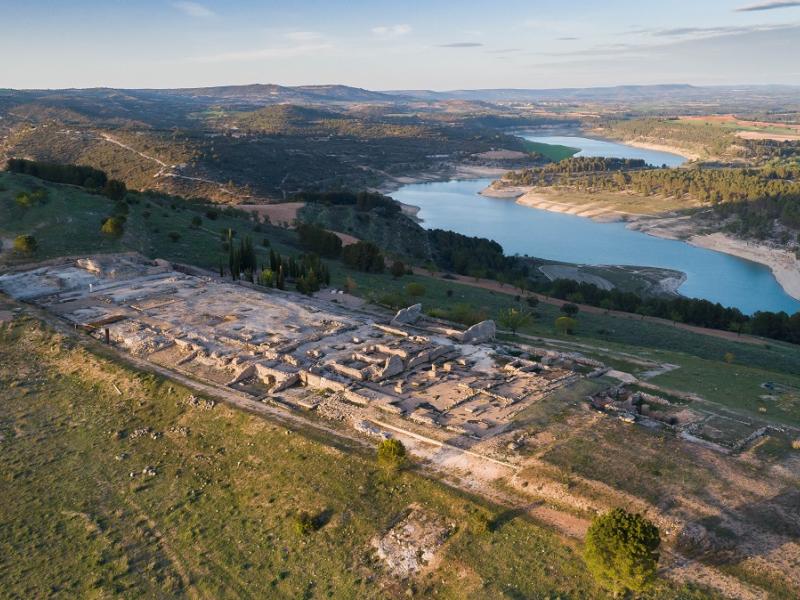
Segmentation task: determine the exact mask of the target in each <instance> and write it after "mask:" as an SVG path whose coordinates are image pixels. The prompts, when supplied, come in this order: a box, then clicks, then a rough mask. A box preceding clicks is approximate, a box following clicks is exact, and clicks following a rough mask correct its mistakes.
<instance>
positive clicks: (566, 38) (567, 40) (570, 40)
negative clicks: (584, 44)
mask: <svg viewBox="0 0 800 600" xmlns="http://www.w3.org/2000/svg"><path fill="white" fill-rule="evenodd" d="M578 39H580V38H576V37H571V36H565V37H560V38H556V40H558V41H559V42H574V41H575V40H578Z"/></svg>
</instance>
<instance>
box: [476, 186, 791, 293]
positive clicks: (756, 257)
mask: <svg viewBox="0 0 800 600" xmlns="http://www.w3.org/2000/svg"><path fill="white" fill-rule="evenodd" d="M480 193H481V195H483V196H487V197H489V198H498V199H510V198H516V203H517V204H520V205H522V206H526V207H528V208H533V209H536V210H546V211H548V212H554V213H560V214H569V215H573V216H576V217H582V218H587V219H592V220H593V221H596V222H598V223H611V222H619V221H623V222H626V223H627V225H626V227H627V228H628V229H633V230H636V231H640V232H641V233H645V234H647V235H652V236H653V237H658V238H662V239H670V240H676V241H680V242H684V243H687V244H690V245H692V246H695V247H698V248H704V249H706V250H713V251H715V252H721V253H722V254H728V255H730V256H735V257H737V258H741V259H744V260H749V261H750V262H754V263H757V264H760V265H762V266H765V267H767V268H768V269H769V270H770V272H771V273H772V276H773V277H774V278H775V280H776V281H777V282H778V285H780V286H781V288H782V289H783V291H784V292H786V294H787V295H789V296H791V297H792V298H794V299H795V300H800V260H798V259H797V258H796V257H795V256H794V254H793V253H792V252H789V251H788V250H781V249H779V248H773V247H771V246H769V245H767V244H758V243H756V242H752V241H748V240H741V239H737V238H734V237H731V236H729V235H726V234H724V233H721V232H717V233H709V234H698V233H696V232H694V231H692V229H693V228H692V226H691V224H690V223H689V222H687V220H686V218H683V217H670V216H664V217H653V216H649V215H633V214H628V213H622V212H619V211H615V210H613V209H609V208H603V207H602V206H601V205H599V203H594V204H593V203H588V204H569V203H566V202H557V201H554V200H550V199H548V198H547V194H546V193H542V192H534V191H533V190H530V189H528V191H524V189H523V188H519V187H517V188H509V189H507V190H495V189H493V188H491V186H490V187H487V188H486V189H485V190H482V191H481V192H480ZM681 283H683V282H681ZM678 287H679V286H678Z"/></svg>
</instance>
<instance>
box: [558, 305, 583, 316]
mask: <svg viewBox="0 0 800 600" xmlns="http://www.w3.org/2000/svg"><path fill="white" fill-rule="evenodd" d="M561 312H563V313H564V314H565V315H567V316H568V317H574V316H575V315H577V314H578V312H580V308H579V307H578V305H577V304H573V303H572V302H565V303H564V304H562V305H561Z"/></svg>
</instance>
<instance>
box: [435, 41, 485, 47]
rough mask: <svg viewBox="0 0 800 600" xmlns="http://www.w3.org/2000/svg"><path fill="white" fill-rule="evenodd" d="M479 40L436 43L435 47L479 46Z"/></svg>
mask: <svg viewBox="0 0 800 600" xmlns="http://www.w3.org/2000/svg"><path fill="white" fill-rule="evenodd" d="M481 46H483V44H481V43H480V42H453V43H451V44H437V45H436V47H437V48H480V47H481Z"/></svg>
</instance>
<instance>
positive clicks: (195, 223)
mask: <svg viewBox="0 0 800 600" xmlns="http://www.w3.org/2000/svg"><path fill="white" fill-rule="evenodd" d="M202 224H203V219H201V218H200V217H199V216H194V217H192V227H193V228H195V229H198V228H199V227H200V225H202Z"/></svg>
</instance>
